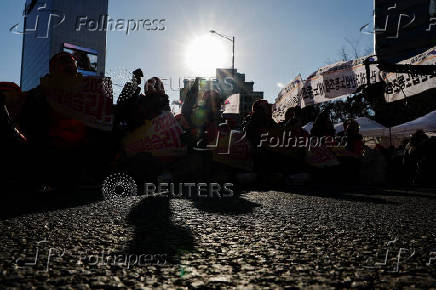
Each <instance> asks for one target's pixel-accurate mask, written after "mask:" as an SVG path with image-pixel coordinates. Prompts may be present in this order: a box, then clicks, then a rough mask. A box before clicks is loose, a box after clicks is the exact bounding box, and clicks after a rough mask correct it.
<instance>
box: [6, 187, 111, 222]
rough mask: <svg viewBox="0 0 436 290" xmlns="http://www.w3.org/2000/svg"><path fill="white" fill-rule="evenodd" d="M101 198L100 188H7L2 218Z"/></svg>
mask: <svg viewBox="0 0 436 290" xmlns="http://www.w3.org/2000/svg"><path fill="white" fill-rule="evenodd" d="M99 200H102V196H101V192H100V189H88V190H76V191H74V192H62V191H52V192H31V193H29V192H26V193H23V192H19V191H13V190H7V191H5V192H2V196H1V197H0V220H5V219H9V218H14V217H17V216H20V215H24V214H31V213H42V212H46V211H52V210H58V209H65V208H71V207H76V206H81V205H86V204H90V203H92V202H96V201H99Z"/></svg>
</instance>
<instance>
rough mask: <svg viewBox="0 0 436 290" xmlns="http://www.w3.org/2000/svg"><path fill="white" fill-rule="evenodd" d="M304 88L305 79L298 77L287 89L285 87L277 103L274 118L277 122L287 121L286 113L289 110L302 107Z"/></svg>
mask: <svg viewBox="0 0 436 290" xmlns="http://www.w3.org/2000/svg"><path fill="white" fill-rule="evenodd" d="M302 88H303V79H302V78H301V75H298V76H297V77H296V78H295V79H294V80H293V81H291V82H290V83H289V84H288V85H287V86H286V87H284V88H283V89H282V90H281V91H280V93H279V96H278V98H277V99H276V102H275V110H274V112H273V118H274V119H275V120H276V122H281V121H283V120H284V119H285V113H286V111H287V110H288V109H289V108H292V107H296V106H300V105H301V89H302Z"/></svg>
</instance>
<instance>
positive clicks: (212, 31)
mask: <svg viewBox="0 0 436 290" xmlns="http://www.w3.org/2000/svg"><path fill="white" fill-rule="evenodd" d="M209 32H210V33H212V34H216V35H218V36H220V37H222V38H225V39H227V40H228V41H231V42H232V44H233V50H232V77H233V79H234V78H235V37H234V36H232V37H230V36H227V35H224V34H221V33H218V32H216V31H215V30H210V31H209Z"/></svg>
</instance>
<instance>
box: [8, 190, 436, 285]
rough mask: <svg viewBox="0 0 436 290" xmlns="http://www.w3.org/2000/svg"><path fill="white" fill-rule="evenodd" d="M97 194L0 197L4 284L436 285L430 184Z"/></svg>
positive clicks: (435, 221) (435, 196)
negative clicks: (22, 202) (23, 200)
mask: <svg viewBox="0 0 436 290" xmlns="http://www.w3.org/2000/svg"><path fill="white" fill-rule="evenodd" d="M90 196H91V195H87V194H82V195H78V196H75V197H70V198H67V199H65V197H59V196H49V197H44V198H41V197H37V198H35V197H33V198H30V199H27V201H29V200H30V201H31V202H28V203H27V206H22V207H19V206H17V205H10V204H9V205H3V207H4V209H3V210H2V219H1V221H0V229H1V241H0V274H1V278H0V288H5V287H6V288H9V287H11V288H14V287H16V288H23V287H24V288H30V287H50V288H53V287H56V288H69V289H71V288H73V289H79V288H104V287H105V288H112V287H126V288H142V287H159V288H202V287H206V288H211V287H212V288H219V287H225V288H233V287H235V288H244V289H245V288H263V287H273V288H282V287H297V288H305V287H326V288H353V287H356V288H363V287H365V288H366V287H371V288H373V287H382V288H392V287H396V288H399V287H418V288H429V287H433V288H436V193H435V191H434V190H430V189H427V190H418V189H414V190H404V189H403V190H401V189H398V190H387V189H374V188H373V189H359V190H356V189H348V190H347V189H345V190H341V191H338V190H336V189H330V190H326V189H325V188H311V189H305V190H303V189H302V188H300V189H299V188H296V189H292V190H288V192H277V191H263V192H256V191H251V192H247V193H244V194H242V195H241V196H240V197H234V198H228V197H227V198H222V199H221V200H217V199H214V200H211V199H200V200H192V199H170V200H169V199H166V198H144V197H138V196H135V197H125V198H120V199H114V200H105V201H103V200H101V199H99V198H94V197H90ZM19 199H20V197H18V200H19ZM18 204H19V202H18Z"/></svg>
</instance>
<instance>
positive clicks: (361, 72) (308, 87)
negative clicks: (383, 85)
mask: <svg viewBox="0 0 436 290" xmlns="http://www.w3.org/2000/svg"><path fill="white" fill-rule="evenodd" d="M365 59H368V56H365V57H361V58H359V59H356V60H350V61H341V62H338V63H335V64H332V65H328V66H324V67H322V68H320V69H318V70H317V71H316V72H314V73H313V74H312V75H310V76H309V77H308V78H307V80H306V81H305V83H304V86H303V88H302V92H301V95H302V101H301V107H305V106H309V105H314V104H319V103H323V102H326V101H331V100H333V99H336V98H340V97H343V96H346V95H350V94H353V93H355V92H356V90H357V89H358V88H359V87H361V86H363V85H366V84H367V78H366V69H365V65H364V61H365ZM374 60H375V57H369V61H374ZM370 69H371V71H370V83H376V82H379V81H380V76H379V72H380V71H379V70H378V68H377V66H374V65H373V66H370Z"/></svg>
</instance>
